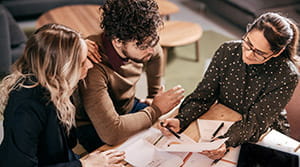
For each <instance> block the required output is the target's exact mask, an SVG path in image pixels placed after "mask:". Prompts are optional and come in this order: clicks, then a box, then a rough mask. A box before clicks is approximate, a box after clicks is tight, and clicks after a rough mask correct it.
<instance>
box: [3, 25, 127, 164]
mask: <svg viewBox="0 0 300 167" xmlns="http://www.w3.org/2000/svg"><path fill="white" fill-rule="evenodd" d="M87 54H88V49H87V45H86V43H85V41H84V40H83V39H82V38H81V37H80V35H79V34H78V33H76V32H74V31H73V30H71V29H69V28H67V27H64V26H62V25H57V24H48V25H45V26H43V27H41V28H40V29H38V30H37V31H36V32H35V33H34V34H33V35H32V36H31V37H30V38H29V40H28V41H27V43H26V47H25V51H24V54H23V56H22V57H20V58H19V59H18V60H17V62H16V63H15V68H14V71H13V73H12V74H11V75H8V76H7V77H5V78H4V79H3V81H2V83H1V84H0V94H1V97H0V114H3V115H4V122H3V125H4V139H3V142H2V143H1V145H0V157H1V158H0V166H1V167H37V166H39V167H46V166H47V167H81V166H82V167H104V166H105V167H118V166H123V165H122V164H119V162H120V161H121V160H123V159H124V153H123V152H117V151H107V152H102V153H100V152H97V151H95V152H93V153H91V154H89V155H87V156H86V157H84V158H81V159H78V157H77V156H76V155H75V154H74V153H73V152H72V147H73V146H75V145H76V138H75V136H74V133H73V132H74V130H73V128H74V125H75V107H74V105H73V104H72V102H71V99H70V97H71V95H72V93H73V91H74V89H75V88H76V87H77V83H78V81H79V80H81V79H83V78H85V76H86V74H87V71H88V69H90V68H91V67H92V66H93V65H92V63H91V62H90V61H89V60H88V59H87Z"/></svg>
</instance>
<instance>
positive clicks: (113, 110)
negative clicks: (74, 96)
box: [77, 0, 184, 152]
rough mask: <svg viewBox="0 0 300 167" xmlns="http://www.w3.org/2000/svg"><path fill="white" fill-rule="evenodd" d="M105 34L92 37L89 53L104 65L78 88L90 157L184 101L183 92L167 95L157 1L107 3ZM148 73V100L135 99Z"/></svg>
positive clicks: (80, 119) (81, 138) (97, 66)
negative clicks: (98, 149) (139, 86)
mask: <svg viewBox="0 0 300 167" xmlns="http://www.w3.org/2000/svg"><path fill="white" fill-rule="evenodd" d="M101 10H102V22H101V28H102V29H103V32H102V33H100V34H97V35H93V36H90V37H89V39H90V40H92V41H94V42H95V43H92V42H90V43H89V48H90V49H89V51H90V53H93V51H95V50H93V49H91V48H93V47H94V48H96V49H97V50H96V52H95V53H94V54H96V55H97V54H99V55H100V57H101V59H102V60H101V62H100V63H96V64H95V65H94V67H93V68H92V69H91V70H90V71H89V73H88V76H87V78H86V79H85V82H82V83H81V84H80V85H79V90H80V91H79V92H80V95H81V97H82V98H81V100H82V104H83V106H84V109H82V110H80V111H78V113H77V126H78V128H77V129H78V130H77V131H78V136H79V142H80V143H81V144H82V145H83V147H84V148H85V149H86V150H87V151H88V152H91V151H93V150H94V149H96V148H98V147H99V146H101V145H103V144H105V143H106V144H109V145H116V144H119V143H121V142H123V141H124V140H126V139H127V138H128V137H130V136H131V135H133V134H135V133H137V132H140V131H142V130H144V129H146V128H149V127H151V125H152V124H153V123H154V122H156V121H157V119H158V118H159V117H160V116H161V115H163V114H165V113H167V112H169V111H170V110H172V109H173V108H174V107H175V106H176V105H178V104H179V103H180V100H181V99H182V98H183V92H184V90H183V89H182V88H181V87H180V86H175V87H174V88H172V89H170V90H168V91H165V92H164V91H163V90H162V86H161V77H162V70H163V69H162V60H163V54H162V49H161V47H160V46H159V44H158V41H159V35H158V30H159V28H160V27H161V26H162V25H163V23H162V20H161V17H160V15H159V13H158V6H157V4H156V2H155V0H107V1H106V2H105V4H104V5H103V6H102V7H101ZM143 70H145V71H146V75H147V82H148V96H147V98H146V99H144V100H139V99H138V98H136V97H135V89H136V83H137V82H138V80H139V79H140V76H141V74H142V72H143Z"/></svg>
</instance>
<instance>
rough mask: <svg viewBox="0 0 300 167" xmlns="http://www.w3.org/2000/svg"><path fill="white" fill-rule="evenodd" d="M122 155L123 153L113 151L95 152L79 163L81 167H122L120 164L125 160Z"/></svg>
mask: <svg viewBox="0 0 300 167" xmlns="http://www.w3.org/2000/svg"><path fill="white" fill-rule="evenodd" d="M124 154H125V152H119V151H115V150H108V151H104V152H100V151H95V152H92V153H90V154H89V155H88V156H87V157H85V158H81V159H80V161H81V164H82V167H123V166H124V165H123V164H122V163H121V162H122V160H124V158H125V156H124Z"/></svg>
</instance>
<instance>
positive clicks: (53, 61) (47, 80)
mask: <svg viewBox="0 0 300 167" xmlns="http://www.w3.org/2000/svg"><path fill="white" fill-rule="evenodd" d="M82 40H83V39H82V38H81V37H80V35H79V34H78V33H77V32H75V31H73V30H71V29H69V28H67V27H65V26H62V25H58V24H48V25H45V26H43V27H41V28H39V29H38V30H37V31H36V32H35V33H34V34H33V35H32V36H31V37H30V38H29V40H28V41H27V43H26V48H25V51H24V54H23V56H22V57H20V58H19V59H18V60H17V62H16V63H15V64H14V67H13V72H12V74H10V75H8V76H7V77H5V78H4V79H3V81H2V83H1V85H0V94H1V97H0V113H1V114H3V112H4V108H5V106H6V105H7V101H8V97H9V93H10V92H11V91H12V90H14V89H17V88H20V87H26V88H28V87H29V88H30V87H35V86H37V85H41V86H42V87H44V88H46V89H47V91H48V92H49V94H50V99H49V100H50V101H51V102H53V104H54V105H55V107H56V109H57V116H58V118H59V120H60V121H61V122H62V124H63V125H64V126H65V127H66V130H67V132H69V131H70V129H71V127H72V126H75V107H74V105H73V104H72V102H71V100H70V96H71V95H72V93H73V91H74V89H75V88H76V86H77V83H78V81H79V80H80V75H81V54H82ZM32 77H35V78H36V80H37V81H32V82H33V84H32V85H24V84H23V82H24V80H25V78H26V79H30V78H32Z"/></svg>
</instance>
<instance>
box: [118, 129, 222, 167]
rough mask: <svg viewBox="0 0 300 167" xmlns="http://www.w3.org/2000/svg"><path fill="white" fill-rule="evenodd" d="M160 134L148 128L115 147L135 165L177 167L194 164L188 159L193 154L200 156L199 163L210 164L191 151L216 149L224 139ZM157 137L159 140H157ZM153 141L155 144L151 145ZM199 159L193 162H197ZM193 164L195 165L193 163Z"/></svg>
mask: <svg viewBox="0 0 300 167" xmlns="http://www.w3.org/2000/svg"><path fill="white" fill-rule="evenodd" d="M161 136H162V134H161V132H160V131H159V130H157V129H155V128H150V129H148V130H146V131H143V132H141V133H139V134H137V135H135V136H133V137H131V138H130V139H128V140H127V141H126V142H125V143H124V144H122V145H121V146H120V147H118V148H117V149H118V150H122V151H125V155H126V158H125V160H126V161H127V162H128V163H130V164H131V165H133V166H136V167H170V166H172V167H179V166H181V165H183V164H185V163H187V164H190V165H191V164H194V163H193V161H190V157H195V156H196V157H200V159H199V160H200V161H201V163H203V164H210V163H211V162H212V160H211V159H209V158H207V157H206V156H203V155H201V154H199V153H191V152H200V151H202V150H204V149H208V150H210V149H216V148H218V147H219V146H220V145H221V144H222V143H224V141H225V140H226V139H224V140H218V141H215V142H211V143H196V142H195V141H193V140H192V139H191V138H189V137H188V136H186V135H184V134H181V138H180V139H178V138H176V137H175V136H173V135H171V136H163V137H161ZM158 139H159V141H157V140H158ZM153 143H156V144H155V145H153ZM194 154H196V155H194ZM191 155H192V156H191ZM199 160H197V161H195V162H199ZM195 166H197V165H196V164H195Z"/></svg>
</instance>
